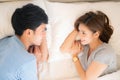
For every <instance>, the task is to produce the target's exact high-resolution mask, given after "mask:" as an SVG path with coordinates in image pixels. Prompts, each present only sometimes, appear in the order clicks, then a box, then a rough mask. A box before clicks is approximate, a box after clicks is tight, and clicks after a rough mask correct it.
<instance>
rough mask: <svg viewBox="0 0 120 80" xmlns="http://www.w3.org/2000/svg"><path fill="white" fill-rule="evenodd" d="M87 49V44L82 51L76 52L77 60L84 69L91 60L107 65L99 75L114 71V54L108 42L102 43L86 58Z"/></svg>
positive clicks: (115, 67) (115, 66)
mask: <svg viewBox="0 0 120 80" xmlns="http://www.w3.org/2000/svg"><path fill="white" fill-rule="evenodd" d="M88 51H89V46H88V45H85V46H84V50H83V52H81V53H80V54H78V57H79V60H80V62H81V64H82V67H83V69H84V70H87V68H88V67H89V65H90V64H91V63H92V62H93V61H97V62H100V63H103V64H107V65H108V67H107V68H106V70H105V71H104V72H103V73H102V74H101V75H105V74H108V73H111V72H114V71H116V69H117V62H116V61H117V60H116V54H115V52H114V50H113V48H112V47H111V46H110V45H109V44H106V43H103V44H102V45H100V46H99V47H98V48H97V49H96V50H94V51H93V52H92V53H91V55H90V56H89V58H88V59H87V56H88Z"/></svg>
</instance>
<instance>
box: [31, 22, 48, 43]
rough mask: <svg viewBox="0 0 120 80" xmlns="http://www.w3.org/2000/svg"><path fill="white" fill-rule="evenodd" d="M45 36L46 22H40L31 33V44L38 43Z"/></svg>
mask: <svg viewBox="0 0 120 80" xmlns="http://www.w3.org/2000/svg"><path fill="white" fill-rule="evenodd" d="M45 36H46V24H41V25H40V26H39V27H38V28H36V30H35V31H34V33H33V36H32V44H33V45H40V44H41V42H42V39H43V38H44V37H45Z"/></svg>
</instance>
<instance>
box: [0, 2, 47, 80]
mask: <svg viewBox="0 0 120 80" xmlns="http://www.w3.org/2000/svg"><path fill="white" fill-rule="evenodd" d="M11 22H12V26H13V29H14V30H15V35H13V36H10V37H6V38H3V39H1V40H0V45H1V47H0V80H38V76H37V74H38V67H37V66H38V64H39V62H40V61H44V60H47V58H48V50H47V45H46V32H45V30H46V24H47V23H48V16H47V15H46V13H45V12H44V10H43V9H41V8H40V7H38V6H36V5H33V4H27V5H25V6H23V7H22V8H18V9H16V10H15V12H14V13H13V16H12V20H11ZM30 46H34V50H31V49H30ZM29 49H30V50H29ZM28 50H29V51H30V52H31V53H32V52H33V53H34V54H31V53H29V52H28ZM41 55H42V56H41Z"/></svg>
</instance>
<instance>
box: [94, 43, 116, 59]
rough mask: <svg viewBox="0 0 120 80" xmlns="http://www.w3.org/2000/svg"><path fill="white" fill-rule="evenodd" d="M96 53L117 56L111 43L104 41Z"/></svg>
mask: <svg viewBox="0 0 120 80" xmlns="http://www.w3.org/2000/svg"><path fill="white" fill-rule="evenodd" d="M95 53H96V55H104V56H111V57H112V56H115V55H116V54H115V51H114V49H113V48H112V46H111V45H110V44H107V43H103V44H102V45H101V46H99V47H98V48H97V49H96V51H95Z"/></svg>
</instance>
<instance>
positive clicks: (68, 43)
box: [60, 30, 78, 52]
mask: <svg viewBox="0 0 120 80" xmlns="http://www.w3.org/2000/svg"><path fill="white" fill-rule="evenodd" d="M77 34H78V31H77V30H73V31H72V32H71V33H70V34H69V35H68V36H67V38H66V39H65V41H64V42H63V44H62V45H61V47H60V49H61V51H62V52H69V50H70V48H71V46H72V44H73V42H74V41H75V39H76V37H77Z"/></svg>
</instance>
